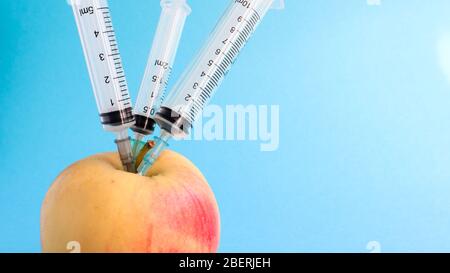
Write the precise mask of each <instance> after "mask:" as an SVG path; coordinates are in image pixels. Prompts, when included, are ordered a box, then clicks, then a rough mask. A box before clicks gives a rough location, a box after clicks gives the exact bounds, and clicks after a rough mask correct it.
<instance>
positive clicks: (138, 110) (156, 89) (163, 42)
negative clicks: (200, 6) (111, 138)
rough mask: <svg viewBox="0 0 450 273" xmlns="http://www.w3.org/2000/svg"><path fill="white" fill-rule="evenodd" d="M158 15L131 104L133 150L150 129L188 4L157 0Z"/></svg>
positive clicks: (164, 87) (159, 104)
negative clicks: (158, 1) (134, 121)
mask: <svg viewBox="0 0 450 273" xmlns="http://www.w3.org/2000/svg"><path fill="white" fill-rule="evenodd" d="M161 9H162V10H161V15H160V18H159V22H158V27H157V29H156V33H155V36H154V38H153V44H152V47H151V50H150V54H149V57H148V61H147V67H146V69H145V73H144V77H143V79H142V82H141V86H140V88H139V93H138V98H137V101H136V104H135V107H134V116H135V119H136V124H135V125H134V126H133V127H132V128H131V129H132V130H133V131H134V133H135V138H136V141H135V144H134V146H133V154H134V155H136V154H137V152H138V151H139V150H140V149H141V147H140V146H141V144H142V142H141V140H142V139H143V138H144V137H145V136H147V135H150V134H152V133H153V131H154V128H155V120H154V117H155V114H156V112H157V111H158V110H159V107H160V106H161V102H162V101H163V100H164V93H165V91H166V88H167V83H168V81H169V78H170V74H171V71H172V66H173V63H174V59H175V56H176V53H177V49H178V45H179V42H180V38H181V35H182V32H183V28H184V24H185V21H186V17H187V16H188V15H189V13H190V12H191V8H190V7H189V5H188V4H187V1H186V0H161Z"/></svg>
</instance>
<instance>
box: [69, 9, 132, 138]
mask: <svg viewBox="0 0 450 273" xmlns="http://www.w3.org/2000/svg"><path fill="white" fill-rule="evenodd" d="M71 4H72V9H73V13H74V16H75V20H76V23H77V27H78V32H79V34H80V39H81V44H82V46H83V52H84V56H85V59H86V63H87V67H88V71H89V77H90V79H91V84H92V89H93V91H94V95H95V100H96V103H97V108H98V111H99V115H100V121H101V123H102V125H103V127H104V129H105V130H107V131H115V132H117V131H122V130H125V129H126V128H129V127H131V126H132V125H133V124H134V116H133V113H132V105H131V98H130V94H129V92H128V86H127V82H126V79H125V73H124V69H123V66H122V60H121V58H120V53H119V48H118V46H117V40H116V36H115V32H114V28H113V25H112V20H111V14H110V12H109V7H108V2H107V1H106V0H71Z"/></svg>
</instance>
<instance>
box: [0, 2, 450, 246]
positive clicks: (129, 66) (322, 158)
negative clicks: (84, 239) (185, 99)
mask: <svg viewBox="0 0 450 273" xmlns="http://www.w3.org/2000/svg"><path fill="white" fill-rule="evenodd" d="M190 2H191V6H192V9H193V12H192V14H191V16H190V17H189V18H188V21H187V23H186V28H185V32H184V36H183V38H182V40H181V46H180V50H179V54H178V56H177V60H176V64H175V70H174V75H173V78H172V80H171V85H173V83H174V82H175V80H176V79H177V78H178V77H179V75H180V73H181V72H182V70H183V68H184V67H185V66H186V65H187V64H188V62H189V60H190V59H191V58H192V57H193V56H194V54H195V53H196V51H197V50H198V49H199V47H200V45H201V44H202V42H203V41H204V39H205V38H206V37H207V35H208V33H209V31H210V30H211V29H212V27H213V26H214V24H215V21H216V20H217V18H218V17H219V16H220V15H221V13H222V12H223V10H224V9H225V8H226V6H227V3H228V1H206V0H203V1H202V0H192V1H190ZM110 7H111V11H112V16H113V20H114V22H113V23H114V25H115V29H116V32H117V37H118V41H119V47H120V51H121V53H122V58H123V62H124V67H125V69H126V72H127V79H128V83H129V87H130V90H132V96H133V98H136V91H137V89H138V87H139V84H140V80H141V77H142V74H143V71H144V67H145V64H146V58H147V54H148V50H149V46H150V42H151V41H152V38H153V34H154V30H155V27H156V24H157V21H158V18H159V12H160V8H159V1H148V0H133V1H119V0H111V1H110ZM0 9H1V10H2V16H1V17H0V20H1V22H0V28H1V32H0V49H1V54H0V72H1V73H0V82H1V85H0V109H1V115H0V133H1V137H0V151H1V157H0V166H1V167H0V168H1V171H0V251H18V252H25V251H40V239H39V210H40V205H41V202H42V200H43V198H44V196H45V193H46V190H47V189H48V187H49V186H50V184H51V183H52V181H53V180H54V178H55V177H56V176H57V175H58V173H59V172H61V171H62V170H63V169H64V168H66V167H67V166H68V165H70V164H71V163H73V162H74V161H77V160H79V159H82V158H84V157H87V156H89V155H92V154H94V153H99V152H103V151H108V150H114V149H115V146H114V143H113V136H112V135H111V134H108V133H106V132H104V131H103V130H102V129H101V126H100V124H99V120H98V117H97V110H96V106H95V102H94V99H93V95H92V92H91V86H90V83H89V78H88V74H87V69H86V65H85V61H84V57H83V55H82V50H81V46H80V41H79V37H78V34H77V30H76V27H75V22H74V19H73V16H72V13H71V9H70V7H69V6H68V5H67V4H66V2H65V1H62V0H60V1H56V0H51V1H50V0H49V1H26V0H15V1H12V0H9V1H1V2H0ZM449 15H450V2H449V1H447V0H440V1H439V0H433V1H421V0H395V1H394V0H381V5H380V6H371V5H368V4H367V2H366V0H345V1H344V0H340V1H338V0H314V1H313V0H309V1H306V0H302V1H299V0H295V1H289V0H288V1H287V9H286V10H284V11H282V12H279V11H273V12H270V13H269V14H268V16H267V17H266V19H265V20H264V22H263V23H262V24H261V26H260V28H259V29H258V31H257V32H256V33H255V35H254V36H253V38H252V39H251V41H250V43H249V44H248V46H247V47H246V48H245V49H244V51H243V52H242V54H241V55H240V58H239V59H238V61H237V62H236V64H235V66H234V67H233V69H232V71H231V72H230V73H229V75H228V77H227V79H226V80H225V81H224V83H223V85H222V86H221V88H220V90H219V92H218V93H217V95H216V96H215V98H214V100H213V103H214V104H218V105H227V104H231V105H234V104H243V105H248V104H256V105H259V104H265V105H280V147H279V149H278V150H277V151H275V152H261V151H260V149H259V143H258V142H252V141H241V142H232V141H216V142H208V141H185V142H175V143H174V144H173V145H172V148H173V149H175V150H176V151H179V152H181V153H182V154H184V155H185V156H187V157H188V158H189V159H191V160H192V161H193V162H194V163H195V164H196V165H197V166H198V167H199V169H200V170H201V171H202V172H203V173H204V174H205V176H206V177H207V179H208V181H209V182H210V184H211V186H212V188H213V190H214V192H215V194H216V197H217V199H218V203H219V206H220V211H221V224H222V225H221V228H222V234H221V243H220V251H241V252H246V251H275V252H278V251H283V252H286V251H288V252H298V251H302V252H312V251H319V252H322V251H333V252H334V251H352V252H367V251H368V250H367V249H366V245H367V243H368V242H369V241H374V240H375V241H378V242H379V243H380V245H381V247H382V249H381V250H382V251H383V252H391V251H450V198H449V196H450V183H449V181H450V167H449V166H450V137H449V135H450V107H449V105H450V89H449V84H450V72H449V71H450V59H449V58H450V38H449V37H450V21H449V19H448V18H449ZM439 49H441V50H439ZM445 59H446V60H445ZM445 64H446V65H445Z"/></svg>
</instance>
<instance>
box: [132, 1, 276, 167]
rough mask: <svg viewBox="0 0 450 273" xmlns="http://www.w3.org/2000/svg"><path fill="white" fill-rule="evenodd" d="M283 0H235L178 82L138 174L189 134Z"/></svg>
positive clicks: (160, 113)
mask: <svg viewBox="0 0 450 273" xmlns="http://www.w3.org/2000/svg"><path fill="white" fill-rule="evenodd" d="M283 3H284V2H283V1H282V0H232V1H231V3H230V6H229V7H228V9H227V10H226V12H225V14H224V15H223V16H222V18H221V19H220V21H219V22H218V23H217V25H216V27H215V29H214V30H213V32H212V33H211V34H210V36H209V38H208V40H207V42H206V44H205V45H204V47H203V49H202V50H200V52H199V53H198V55H197V57H196V58H195V59H194V60H193V62H192V63H191V65H190V66H189V68H188V70H187V71H185V73H184V74H183V76H182V77H181V78H180V80H179V81H178V82H177V83H176V85H175V86H174V88H173V89H172V91H171V92H170V93H169V95H168V97H167V99H166V100H165V101H164V103H163V105H162V106H161V108H160V110H159V111H158V113H157V114H156V116H155V120H156V122H157V123H158V125H159V127H160V128H161V129H162V131H161V136H160V137H157V138H156V139H155V146H154V147H153V148H152V149H151V150H150V151H149V152H148V153H147V154H146V155H145V157H144V159H143V160H142V162H141V164H140V166H139V168H138V173H139V174H140V175H145V174H146V173H147V171H148V170H149V168H150V167H151V166H152V164H153V163H154V161H155V160H156V159H157V158H158V156H159V154H160V153H161V151H163V150H164V148H165V147H166V146H167V144H168V141H169V140H170V138H172V137H176V138H182V137H184V136H186V135H187V134H188V133H189V128H191V126H192V124H193V122H194V120H195V119H196V117H197V116H198V115H199V114H200V113H201V112H202V110H203V108H204V107H205V105H206V104H207V103H208V102H209V101H210V99H211V97H212V96H213V94H214V91H215V90H216V89H217V87H218V86H219V85H220V83H221V81H222V80H223V78H224V77H225V75H226V74H227V72H228V71H229V69H230V67H231V65H232V64H233V62H234V61H235V59H236V57H237V56H238V54H239V52H240V51H241V50H242V48H243V47H244V45H245V44H246V43H247V41H248V39H249V38H250V36H251V34H252V33H253V32H254V30H255V29H256V27H257V26H258V25H259V23H260V22H261V20H262V19H263V18H264V16H265V15H266V13H267V11H268V10H269V9H270V8H271V7H274V8H282V7H283Z"/></svg>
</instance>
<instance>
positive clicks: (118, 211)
mask: <svg viewBox="0 0 450 273" xmlns="http://www.w3.org/2000/svg"><path fill="white" fill-rule="evenodd" d="M219 222H220V221H219V210H218V206H217V202H216V199H215V197H214V194H213V192H212V191H211V189H210V187H209V186H208V183H207V182H206V180H205V178H204V177H203V175H202V174H201V173H200V171H199V170H198V169H197V168H196V167H195V166H194V165H193V164H192V163H191V162H190V161H189V160H187V159H186V158H184V157H183V156H181V155H179V154H177V153H175V152H172V151H165V152H163V153H162V154H161V156H160V157H159V158H158V160H157V161H156V162H155V164H154V165H153V166H152V168H151V169H150V170H149V172H148V174H147V176H139V175H137V174H132V173H128V172H125V171H123V169H122V166H121V164H120V162H119V157H118V155H117V154H116V153H105V154H99V155H95V156H92V157H89V158H86V159H84V160H81V161H79V162H76V163H75V164H73V165H72V166H70V167H69V168H67V169H66V170H64V171H63V172H62V173H61V174H60V175H59V176H58V178H57V179H56V181H55V182H54V183H53V185H52V186H51V187H50V189H49V191H48V193H47V195H46V197H45V200H44V202H43V205H42V209H41V244H42V250H43V251H44V252H69V249H70V248H71V247H73V245H74V244H75V245H77V246H78V247H79V248H80V249H79V250H80V251H81V252H215V251H217V247H218V244H219V233H220V232H219V229H220V228H219V225H220V223H219Z"/></svg>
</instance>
